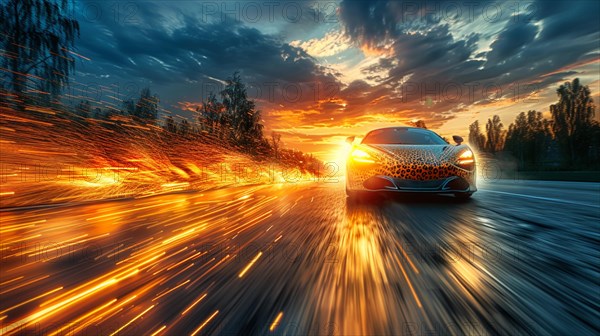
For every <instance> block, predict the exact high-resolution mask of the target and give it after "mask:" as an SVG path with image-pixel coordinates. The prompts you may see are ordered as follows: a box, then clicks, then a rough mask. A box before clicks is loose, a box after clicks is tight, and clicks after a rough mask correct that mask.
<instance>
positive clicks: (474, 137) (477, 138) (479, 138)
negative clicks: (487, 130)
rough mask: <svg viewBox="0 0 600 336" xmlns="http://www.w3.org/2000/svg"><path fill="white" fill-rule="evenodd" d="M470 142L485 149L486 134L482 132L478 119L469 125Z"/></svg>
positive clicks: (478, 147)
mask: <svg viewBox="0 0 600 336" xmlns="http://www.w3.org/2000/svg"><path fill="white" fill-rule="evenodd" d="M469 144H470V145H471V147H473V148H475V149H477V150H479V151H483V150H484V149H485V135H483V134H482V133H481V128H480V127H479V121H477V120H475V122H473V123H472V124H471V125H469Z"/></svg>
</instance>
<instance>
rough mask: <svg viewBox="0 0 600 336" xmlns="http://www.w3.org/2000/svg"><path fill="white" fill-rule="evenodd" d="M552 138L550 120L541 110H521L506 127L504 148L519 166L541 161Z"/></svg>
mask: <svg viewBox="0 0 600 336" xmlns="http://www.w3.org/2000/svg"><path fill="white" fill-rule="evenodd" d="M551 140H552V133H551V131H550V121H548V120H546V119H544V117H543V116H542V113H541V112H537V111H528V112H527V113H525V112H521V113H519V115H518V116H517V117H516V119H515V121H514V123H512V124H510V126H509V127H508V132H507V134H506V141H505V145H504V147H505V149H506V150H508V151H510V152H512V153H513V154H514V155H515V156H516V157H517V159H518V160H519V167H521V168H523V167H525V166H526V165H531V164H539V163H541V161H542V159H543V157H544V155H545V153H546V149H547V148H548V146H549V145H550V141H551Z"/></svg>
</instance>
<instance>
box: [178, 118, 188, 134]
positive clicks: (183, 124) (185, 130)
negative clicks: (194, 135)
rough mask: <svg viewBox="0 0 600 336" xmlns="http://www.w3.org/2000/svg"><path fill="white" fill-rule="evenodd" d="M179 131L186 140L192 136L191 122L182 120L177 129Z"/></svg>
mask: <svg viewBox="0 0 600 336" xmlns="http://www.w3.org/2000/svg"><path fill="white" fill-rule="evenodd" d="M177 131H178V133H179V134H180V135H181V136H182V137H184V138H185V137H187V136H188V135H190V131H191V127H190V123H189V121H188V120H187V119H185V118H184V119H181V121H180V122H179V126H178V127H177Z"/></svg>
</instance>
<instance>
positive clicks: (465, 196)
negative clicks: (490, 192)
mask: <svg viewBox="0 0 600 336" xmlns="http://www.w3.org/2000/svg"><path fill="white" fill-rule="evenodd" d="M472 195H473V193H470V192H466V193H456V194H454V197H456V198H458V199H461V200H468V199H469V198H471V196H472Z"/></svg>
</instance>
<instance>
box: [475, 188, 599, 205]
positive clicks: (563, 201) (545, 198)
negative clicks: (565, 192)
mask: <svg viewBox="0 0 600 336" xmlns="http://www.w3.org/2000/svg"><path fill="white" fill-rule="evenodd" d="M479 190H480V191H487V192H491V193H497V194H505V195H512V196H520V197H528V198H534V199H539V200H544V201H551V202H558V203H567V204H574V205H582V206H589V207H592V208H600V206H599V205H594V204H588V203H579V202H571V201H567V200H563V199H560V198H550V197H541V196H533V195H525V194H515V193H509V192H505V191H496V190H488V189H479Z"/></svg>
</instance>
